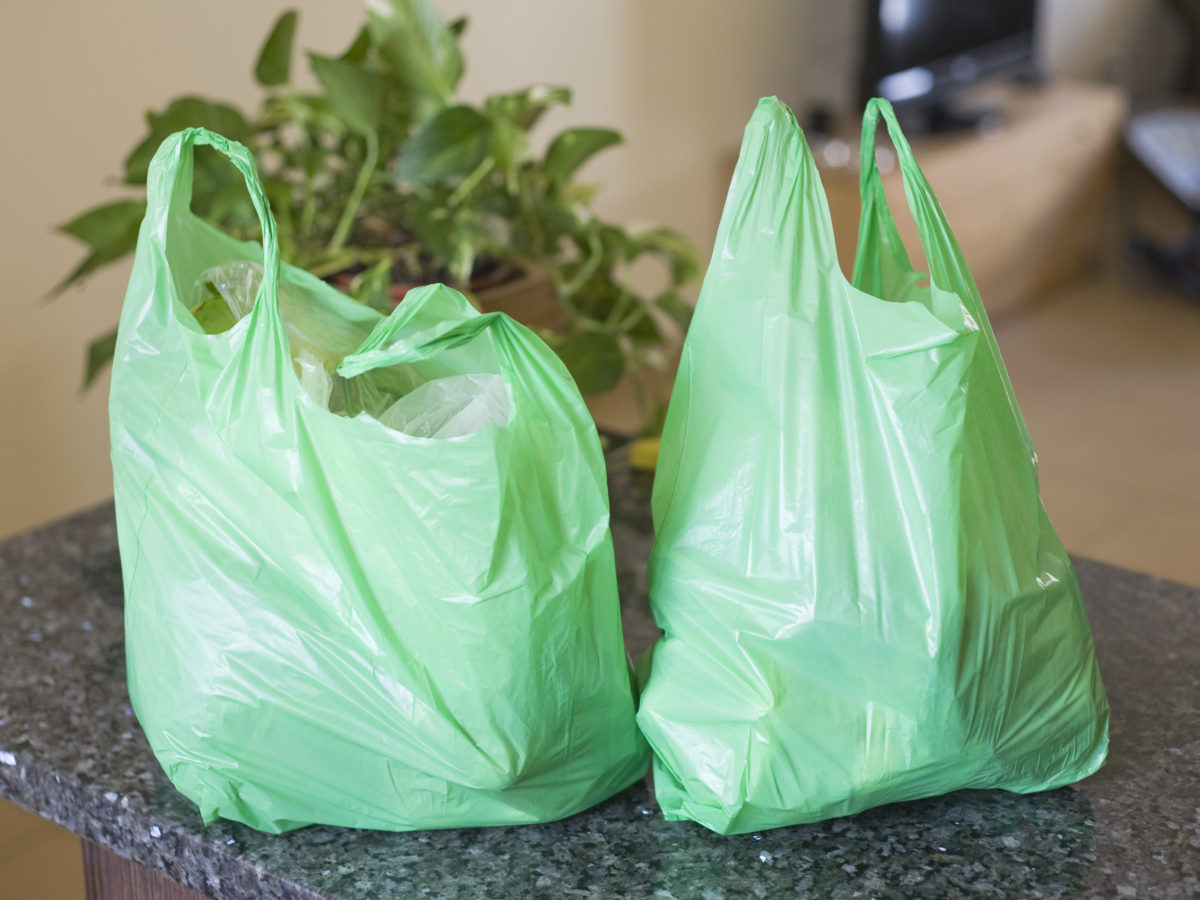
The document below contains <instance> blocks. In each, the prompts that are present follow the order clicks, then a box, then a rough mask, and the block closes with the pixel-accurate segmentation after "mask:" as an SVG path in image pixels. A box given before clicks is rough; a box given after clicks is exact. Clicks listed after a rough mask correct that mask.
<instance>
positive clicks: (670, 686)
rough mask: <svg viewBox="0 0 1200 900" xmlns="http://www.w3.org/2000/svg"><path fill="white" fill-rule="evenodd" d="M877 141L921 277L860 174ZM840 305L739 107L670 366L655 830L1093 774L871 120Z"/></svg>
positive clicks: (958, 275)
mask: <svg viewBox="0 0 1200 900" xmlns="http://www.w3.org/2000/svg"><path fill="white" fill-rule="evenodd" d="M880 115H882V116H883V117H884V119H885V120H886V122H887V126H888V130H889V132H890V133H891V137H892V140H893V142H894V143H895V145H896V149H897V152H898V156H899V160H900V169H901V172H902V174H903V177H904V184H905V188H906V190H907V193H908V198H909V205H910V208H911V210H912V213H913V216H914V217H915V218H916V222H917V225H918V229H919V233H920V236H921V241H922V244H923V246H924V249H925V253H926V256H927V259H928V261H929V264H930V268H931V270H932V273H931V277H930V284H929V285H928V286H921V284H920V282H921V281H922V275H921V274H920V273H918V272H915V271H914V270H913V268H912V266H911V265H910V264H909V261H908V258H907V256H906V255H905V252H904V248H903V247H902V245H901V243H900V240H899V238H898V236H897V233H896V228H895V223H894V222H893V220H892V218H891V215H890V213H889V212H888V209H887V205H886V200H885V198H884V193H883V189H882V186H881V183H880V180H879V175H878V172H877V170H876V168H875V150H874V136H875V131H876V124H877V121H878V117H879V116H880ZM862 160H863V175H862V190H863V198H864V199H863V216H862V228H861V233H860V237H859V248H858V258H857V260H856V265H855V276H854V285H853V286H851V285H850V284H848V283H847V282H846V281H845V279H844V278H843V277H842V275H841V272H840V270H839V268H838V262H837V258H836V254H835V250H834V239H833V232H832V228H831V225H830V220H829V212H828V207H827V205H826V202H825V197H824V194H823V191H822V188H821V184H820V181H819V179H818V176H817V171H816V167H815V165H814V163H813V158H812V154H811V153H810V152H809V149H808V147H807V146H806V144H805V142H804V137H803V135H802V133H801V131H800V129H799V128H798V127H797V126H796V122H795V120H794V119H793V117H792V115H791V113H790V112H789V111H788V110H787V108H786V107H785V106H783V105H782V104H781V103H779V101H777V100H774V99H768V100H763V101H761V102H760V103H759V106H758V109H757V110H756V111H755V113H754V116H753V118H752V119H751V121H750V124H749V126H748V127H747V129H746V135H745V140H744V143H743V144H742V152H741V158H740V160H739V162H738V165H737V169H736V171H735V174H734V176H733V183H732V185H731V187H730V190H729V197H728V200H727V202H726V206H725V212H724V216H723V218H722V221H721V226H720V230H719V231H718V234H717V240H716V247H715V249H714V251H713V257H712V263H711V265H710V267H709V271H708V275H707V277H706V279H705V281H704V287H703V290H702V291H701V295H700V300H699V303H698V306H697V309H696V316H695V319H694V321H693V324H692V326H691V329H690V331H689V333H688V337H687V343H686V345H685V347H684V351H683V360H682V365H681V368H680V372H679V377H678V379H677V381H676V384H675V393H674V394H673V395H672V398H671V406H670V411H669V413H668V416H667V422H666V429H665V431H664V434H663V439H662V450H661V454H660V458H659V466H658V472H657V476H656V478H655V483H654V494H653V505H654V523H655V529H656V533H657V541H656V544H655V547H654V551H653V555H652V558H651V561H650V575H649V577H650V597H651V606H652V609H653V611H654V615H655V618H656V620H657V622H658V624H659V625H660V626H661V627H662V629H663V630H664V635H663V636H662V638H661V639H660V640H659V642H658V643H657V644H656V645H655V647H654V648H653V656H652V658H651V660H650V661H649V662H650V668H649V676H648V683H647V684H646V686H645V690H644V692H643V694H642V698H641V704H640V707H639V712H638V723H639V725H640V726H641V728H642V731H643V733H644V734H645V735H646V737H647V738H648V739H649V741H650V744H651V746H652V747H653V749H654V752H655V762H654V779H655V789H656V792H657V795H658V801H659V804H660V805H661V806H662V809H663V812H664V813H665V814H666V816H667V818H669V819H683V818H687V819H694V820H696V821H698V822H701V823H703V824H704V825H706V826H707V827H709V828H711V829H713V830H715V831H720V832H724V833H737V832H745V831H751V830H756V829H763V828H773V827H776V826H781V825H790V824H795V823H801V822H812V821H818V820H822V819H826V818H830V817H833V816H840V815H846V814H849V813H853V812H856V811H859V810H862V809H866V808H868V807H872V806H877V805H880V804H884V803H891V802H895V801H900V800H909V799H914V798H918V797H927V796H932V795H936V794H941V793H944V792H947V791H951V790H955V789H958V788H1005V789H1007V790H1012V791H1021V792H1029V791H1038V790H1043V789H1046V788H1052V787H1056V786H1059V785H1064V784H1067V783H1070V782H1072V781H1076V780H1078V779H1080V778H1083V777H1084V776H1086V775H1089V774H1090V773H1092V772H1094V771H1095V770H1096V769H1097V768H1098V767H1099V766H1100V765H1101V764H1102V763H1103V761H1104V757H1105V754H1106V751H1107V746H1108V704H1107V701H1106V699H1105V696H1104V691H1103V688H1102V687H1101V683H1100V675H1099V671H1098V669H1097V667H1096V660H1095V655H1094V651H1093V647H1092V637H1091V630H1090V628H1089V625H1088V621H1087V618H1086V616H1085V614H1084V611H1083V607H1082V604H1081V602H1080V596H1079V588H1078V585H1077V583H1076V580H1075V575H1074V573H1073V571H1072V569H1071V564H1070V561H1069V560H1068V558H1067V554H1066V553H1065V552H1064V550H1063V547H1062V544H1061V543H1059V540H1058V538H1057V536H1056V535H1055V533H1054V529H1053V528H1052V527H1051V525H1050V522H1049V520H1048V519H1047V518H1046V513H1045V510H1044V509H1043V507H1042V504H1041V501H1040V500H1039V497H1038V485H1037V471H1036V461H1035V456H1034V452H1033V447H1032V445H1031V443H1030V440H1029V436H1028V434H1027V433H1026V430H1025V426H1024V423H1023V422H1022V419H1021V416H1020V413H1019V412H1018V410H1017V405H1016V401H1015V399H1014V396H1013V392H1012V388H1011V386H1010V385H1009V382H1008V379H1007V376H1006V374H1005V371H1004V366H1003V364H1002V362H1001V360H1000V354H999V352H998V350H997V348H996V343H995V340H994V338H993V336H992V333H991V330H990V328H989V327H988V323H987V317H986V315H985V314H984V310H983V306H982V304H981V303H980V300H979V295H978V293H977V292H976V289H975V286H974V284H973V282H972V280H971V276H970V275H969V274H968V272H967V267H966V265H965V264H964V262H963V257H962V253H961V251H960V250H959V248H958V246H957V244H956V243H955V241H954V238H953V236H952V235H951V233H950V228H949V226H948V225H947V223H946V220H945V217H944V216H943V214H942V211H941V209H940V208H939V206H938V204H937V201H936V200H935V199H934V196H933V194H932V192H931V191H930V188H929V185H928V183H927V182H926V181H925V178H924V176H922V174H921V171H920V169H919V168H918V167H917V164H916V162H915V161H914V159H913V156H912V153H911V151H910V150H909V147H908V145H907V144H906V143H905V140H904V136H903V135H902V134H901V133H900V130H899V128H898V126H897V124H896V120H895V118H894V116H893V114H892V110H891V107H890V106H889V105H888V104H887V103H886V102H883V101H879V100H876V101H872V102H871V104H870V105H869V106H868V107H867V111H866V116H865V119H864V123H863V155H862Z"/></svg>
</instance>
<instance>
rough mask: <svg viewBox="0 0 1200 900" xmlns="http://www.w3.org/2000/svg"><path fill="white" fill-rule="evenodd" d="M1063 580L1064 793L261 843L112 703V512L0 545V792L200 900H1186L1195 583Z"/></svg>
mask: <svg viewBox="0 0 1200 900" xmlns="http://www.w3.org/2000/svg"><path fill="white" fill-rule="evenodd" d="M612 460H613V463H612V473H611V485H612V490H613V534H614V538H615V540H616V543H617V552H618V564H619V567H620V570H621V582H620V583H621V589H622V593H623V597H622V604H623V607H624V609H623V612H624V615H625V620H626V640H627V641H628V643H629V645H630V649H631V650H632V651H633V652H635V653H636V652H637V651H639V650H640V649H641V648H642V647H644V646H646V645H647V644H648V643H649V642H650V641H651V640H653V637H654V635H655V631H654V628H653V625H652V624H651V622H650V621H649V618H648V615H647V613H646V608H645V589H644V585H645V560H646V555H647V553H648V550H649V545H650V522H649V510H648V506H647V493H646V492H647V490H648V483H647V482H645V481H643V480H640V479H637V478H633V479H631V478H630V476H629V475H628V473H627V472H626V471H625V469H624V467H623V465H622V454H621V453H619V452H618V453H614V454H612ZM1077 567H1078V572H1079V578H1080V581H1081V582H1082V584H1083V588H1084V596H1085V599H1086V602H1087V606H1088V609H1089V612H1090V615H1091V618H1092V624H1093V628H1094V631H1095V635H1096V644H1097V651H1098V653H1099V656H1100V664H1101V669H1102V671H1103V673H1104V678H1105V683H1106V686H1107V688H1108V692H1109V699H1110V701H1111V703H1112V751H1111V755H1110V759H1109V763H1108V765H1107V766H1106V767H1105V768H1104V769H1103V770H1101V772H1100V773H1099V774H1097V775H1095V776H1093V777H1092V778H1090V779H1088V780H1086V781H1084V782H1082V783H1080V784H1078V785H1076V786H1074V787H1071V788H1065V789H1062V790H1058V791H1051V792H1048V793H1045V794H1038V795H1032V796H1019V795H1012V794H1005V793H1002V792H998V791H970V792H967V791H964V792H959V793H956V794H951V795H949V796H946V797H940V798H935V799H931V800H924V801H919V802H915V803H905V804H898V805H895V806H891V807H886V808H883V809H877V810H872V811H870V812H866V813H862V814H860V815H857V816H852V817H849V818H844V819H836V820H833V821H829V822H825V823H821V824H818V825H808V826H801V827H796V828H786V829H779V830H776V831H769V832H764V833H761V834H748V835H741V836H738V837H721V836H719V835H715V834H711V833H709V832H707V831H705V830H704V829H703V828H701V827H699V826H697V825H694V824H691V823H682V822H666V821H664V820H663V818H662V816H661V815H660V814H659V812H658V810H657V808H656V807H655V805H654V801H653V799H652V796H651V794H650V792H649V791H648V789H647V788H646V787H645V785H643V784H639V785H636V786H635V787H633V788H631V789H629V790H627V791H625V792H624V793H622V794H620V795H618V796H617V797H615V798H613V799H612V800H610V801H608V802H606V803H604V804H602V805H600V806H599V807H596V808H595V809H593V810H591V811H589V812H586V813H583V814H581V815H578V816H575V817H573V818H571V819H568V820H566V821H563V822H558V823H554V824H550V825H541V826H531V827H524V828H495V829H479V830H470V831H438V832H417V833H411V834H390V833H384V832H366V831H351V830H346V829H337V828H323V827H313V828H306V829H302V830H300V831H297V832H293V833H291V834H287V835H283V836H272V835H265V834H259V833H257V832H254V831H252V830H250V829H248V828H245V827H243V826H240V825H235V824H231V823H226V822H220V823H217V824H216V825H213V826H212V827H209V828H207V829H205V828H203V827H202V826H201V823H200V820H199V817H198V816H197V815H196V812H195V810H194V808H192V807H191V805H190V804H189V803H188V802H187V801H186V800H185V799H184V798H182V797H181V796H180V795H179V794H178V793H176V791H175V790H174V789H173V788H172V787H171V786H170V784H169V783H168V782H167V780H166V778H165V777H164V776H163V774H162V772H161V770H160V769H159V767H158V764H157V763H156V762H155V761H154V758H153V756H152V755H151V753H150V749H149V747H148V745H147V744H146V741H145V738H144V737H143V736H142V733H141V731H140V729H139V728H138V725H137V722H136V721H135V720H134V718H133V716H132V713H131V711H130V709H129V705H128V697H127V694H126V692H125V679H124V648H123V644H122V626H121V582H120V575H119V566H118V560H117V552H116V535H115V529H114V525H113V518H112V508H111V506H104V507H101V508H97V509H95V510H92V511H91V512H87V513H84V514H82V515H80V516H77V517H75V518H72V519H69V520H67V521H64V522H61V523H58V524H55V525H52V526H50V527H49V528H45V529H42V530H40V531H37V532H33V533H30V534H26V535H22V536H20V537H17V538H14V539H12V540H10V541H8V542H6V543H4V544H3V545H0V795H2V796H5V797H7V798H9V799H10V800H12V801H13V802H15V803H17V804H19V805H21V806H24V807H25V808H27V809H30V810H32V811H34V812H36V813H38V814H40V815H42V816H45V817H46V818H48V819H52V820H54V821H56V822H58V823H60V824H62V825H64V826H66V827H67V828H69V829H71V830H72V831H74V832H76V833H77V834H80V835H82V836H84V837H86V838H88V839H90V840H93V841H96V842H97V843H99V844H101V845H103V846H105V847H108V848H110V849H112V850H113V851H115V852H117V853H119V854H121V855H123V856H127V857H130V858H132V859H134V860H136V861H138V862H140V863H143V864H145V865H147V866H149V867H151V868H153V869H156V870H158V871H160V872H163V873H165V874H166V875H168V876H170V877H172V878H174V879H176V880H177V881H179V882H182V883H183V884H186V885H188V886H190V887H193V888H195V889H197V890H199V891H201V892H203V893H206V894H209V895H210V896H212V897H215V898H262V897H269V898H346V900H368V898H370V900H377V898H391V897H431V898H485V897H486V898H509V897H596V898H608V897H653V898H672V897H674V898H680V900H682V898H692V897H698V898H706V900H712V898H729V900H733V898H742V897H783V896H789V897H791V896H815V897H835V898H836V897H847V898H848V897H879V898H882V897H929V898H952V897H966V896H971V897H976V896H985V897H986V896H993V897H1022V896H1029V897H1077V896H1083V897H1092V896H1095V897H1122V896H1128V897H1134V896H1136V897H1155V898H1157V897H1188V896H1197V895H1200V651H1198V649H1197V648H1198V645H1200V592H1198V591H1196V590H1194V589H1191V588H1187V587H1184V586H1182V585H1178V584H1174V583H1171V582H1167V581H1162V580H1159V579H1155V578H1150V577H1147V576H1143V575H1137V574H1134V573H1131V572H1127V571H1124V570H1121V569H1116V568H1113V567H1110V566H1105V565H1101V564H1099V563H1094V562H1090V561H1087V560H1078V561H1077Z"/></svg>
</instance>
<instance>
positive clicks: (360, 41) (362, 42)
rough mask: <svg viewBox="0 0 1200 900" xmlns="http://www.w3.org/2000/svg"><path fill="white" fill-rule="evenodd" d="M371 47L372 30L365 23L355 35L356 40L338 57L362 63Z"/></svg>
mask: <svg viewBox="0 0 1200 900" xmlns="http://www.w3.org/2000/svg"><path fill="white" fill-rule="evenodd" d="M370 47H371V32H370V31H368V30H367V26H366V25H364V26H363V27H362V28H360V29H359V30H358V34H356V35H355V36H354V40H353V41H352V42H351V43H350V46H349V47H347V48H346V52H345V53H343V54H342V55H341V56H340V57H338V58H339V59H345V60H348V61H350V62H357V63H360V62H362V61H363V60H364V59H366V58H367V50H369V49H370Z"/></svg>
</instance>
